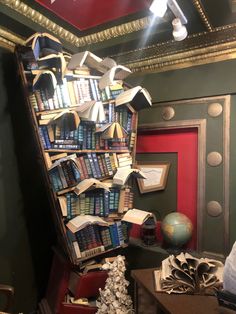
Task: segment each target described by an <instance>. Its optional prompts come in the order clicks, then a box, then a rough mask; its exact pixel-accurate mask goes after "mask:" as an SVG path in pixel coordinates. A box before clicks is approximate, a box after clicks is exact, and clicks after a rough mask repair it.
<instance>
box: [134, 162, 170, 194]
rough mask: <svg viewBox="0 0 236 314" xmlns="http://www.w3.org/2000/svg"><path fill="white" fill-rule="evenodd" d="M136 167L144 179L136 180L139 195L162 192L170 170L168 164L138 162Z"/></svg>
mask: <svg viewBox="0 0 236 314" xmlns="http://www.w3.org/2000/svg"><path fill="white" fill-rule="evenodd" d="M136 167H137V168H138V169H139V170H141V171H142V172H143V173H144V175H145V176H146V177H147V178H146V179H137V181H138V186H139V191H140V193H142V194H143V193H149V192H153V191H158V190H164V189H165V187H166V181H167V177H168V173H169V169H170V163H169V162H158V161H150V162H143V161H142V162H139V164H137V165H136Z"/></svg>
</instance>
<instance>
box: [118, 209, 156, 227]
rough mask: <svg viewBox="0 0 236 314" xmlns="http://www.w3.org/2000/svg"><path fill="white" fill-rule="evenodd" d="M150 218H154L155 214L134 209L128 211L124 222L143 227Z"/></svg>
mask: <svg viewBox="0 0 236 314" xmlns="http://www.w3.org/2000/svg"><path fill="white" fill-rule="evenodd" d="M149 217H153V214H152V213H149V212H147V211H145V210H140V209H136V208H134V209H130V210H128V211H127V212H126V213H125V215H124V217H123V218H122V220H123V221H127V222H131V223H133V224H137V225H142V224H143V223H144V222H145V221H146V220H147V219H148V218H149Z"/></svg>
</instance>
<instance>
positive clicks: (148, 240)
mask: <svg viewBox="0 0 236 314" xmlns="http://www.w3.org/2000/svg"><path fill="white" fill-rule="evenodd" d="M141 234H142V241H143V243H144V244H146V245H153V244H155V243H156V220H155V218H154V217H149V218H148V219H147V220H146V221H145V222H144V223H143V224H142V227H141Z"/></svg>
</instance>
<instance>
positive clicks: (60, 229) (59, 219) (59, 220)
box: [15, 47, 138, 265]
mask: <svg viewBox="0 0 236 314" xmlns="http://www.w3.org/2000/svg"><path fill="white" fill-rule="evenodd" d="M15 55H16V59H17V64H18V71H19V75H20V77H21V81H22V87H23V93H24V96H25V100H26V101H25V105H26V109H27V112H28V114H29V120H30V122H31V126H32V130H33V135H34V139H35V144H36V146H37V148H38V158H39V160H40V167H41V169H42V173H43V178H44V182H45V186H46V188H47V191H48V196H49V200H50V206H51V209H52V213H53V218H54V222H55V228H56V231H57V235H58V244H59V246H60V247H61V248H62V249H63V251H64V252H65V254H66V255H67V256H68V257H69V259H70V262H71V263H72V264H73V265H80V263H81V262H83V261H85V260H86V259H88V258H93V257H96V256H99V255H101V254H104V253H107V252H111V251H113V250H115V249H119V248H121V247H126V246H127V245H126V244H124V245H119V246H116V247H113V248H111V249H107V250H105V251H104V252H100V253H95V254H93V255H91V256H89V257H82V258H77V257H76V256H75V254H74V253H73V252H74V249H73V247H72V244H71V242H70V241H69V239H68V237H67V235H66V226H65V223H64V220H63V216H62V210H61V208H60V204H59V201H58V193H57V192H56V191H54V190H53V188H52V182H51V181H50V177H49V172H48V170H49V167H50V164H49V163H48V160H49V158H50V154H51V155H52V156H54V154H56V153H58V154H60V153H68V154H73V153H76V154H78V155H83V154H87V153H96V154H104V153H111V154H114V153H115V154H119V153H128V152H129V153H130V154H131V156H132V159H133V162H134V157H135V153H136V139H137V136H136V135H137V118H138V114H137V112H135V111H132V112H131V114H132V115H134V124H133V125H132V130H131V132H132V133H135V139H134V143H133V146H132V150H130V149H119V150H113V149H95V150H93V149H82V150H79V149H45V147H44V146H43V143H42V141H41V138H40V132H39V125H38V118H39V117H40V115H41V114H49V113H57V112H60V111H62V110H63V109H64V108H60V109H54V110H53V109H52V110H43V111H37V112H36V111H35V110H34V108H33V106H32V103H31V102H30V93H29V90H28V81H27V77H26V75H27V74H28V73H27V72H28V71H25V70H24V66H23V62H22V60H21V47H16V52H15ZM69 77H71V76H69ZM74 77H81V76H78V75H75V76H74ZM83 77H87V78H88V76H83ZM89 77H90V76H89ZM91 77H93V76H91ZM109 103H113V105H115V104H114V100H109V101H106V102H103V104H109ZM75 108H76V107H69V109H71V110H74V109H75ZM127 108H128V110H129V111H131V110H130V109H131V108H129V106H127ZM53 161H54V160H53ZM72 189H73V188H72ZM59 195H60V193H59ZM111 219H113V221H116V220H117V219H119V220H120V219H121V216H120V215H117V216H116V217H112V215H111Z"/></svg>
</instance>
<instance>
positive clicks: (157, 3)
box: [149, 0, 168, 17]
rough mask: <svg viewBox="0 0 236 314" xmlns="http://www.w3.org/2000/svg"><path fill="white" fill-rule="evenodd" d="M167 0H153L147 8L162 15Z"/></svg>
mask: <svg viewBox="0 0 236 314" xmlns="http://www.w3.org/2000/svg"><path fill="white" fill-rule="evenodd" d="M167 1H168V0H154V1H153V2H152V4H151V6H150V8H149V10H150V11H151V12H152V13H153V14H154V15H155V16H158V17H163V16H164V15H165V13H166V10H167Z"/></svg>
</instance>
